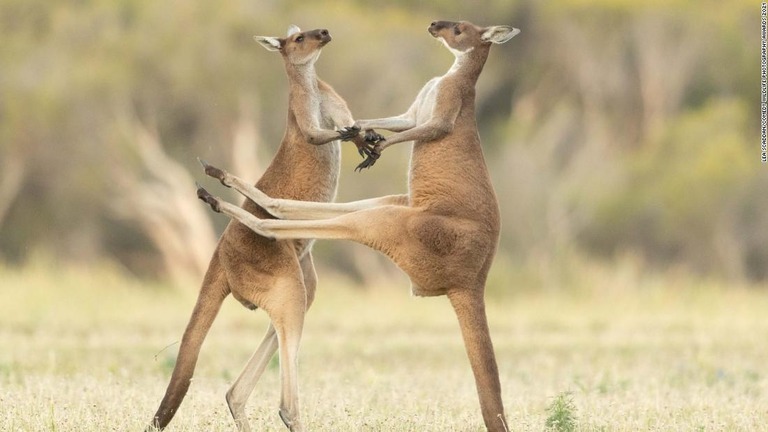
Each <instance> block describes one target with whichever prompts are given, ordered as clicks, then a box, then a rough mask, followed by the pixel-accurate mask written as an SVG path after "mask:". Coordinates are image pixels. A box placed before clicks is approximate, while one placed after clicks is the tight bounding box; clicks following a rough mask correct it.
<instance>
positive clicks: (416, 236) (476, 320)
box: [198, 21, 519, 432]
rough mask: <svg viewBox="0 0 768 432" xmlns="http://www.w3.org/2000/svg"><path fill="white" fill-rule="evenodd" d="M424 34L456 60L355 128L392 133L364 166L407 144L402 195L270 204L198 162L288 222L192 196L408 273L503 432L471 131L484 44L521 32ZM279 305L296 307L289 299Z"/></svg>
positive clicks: (268, 229) (487, 239)
mask: <svg viewBox="0 0 768 432" xmlns="http://www.w3.org/2000/svg"><path fill="white" fill-rule="evenodd" d="M429 33H430V34H431V35H432V36H433V37H435V38H437V39H439V40H441V41H442V42H443V43H444V44H445V45H446V46H447V47H448V49H449V50H450V51H451V52H452V53H453V54H454V56H455V62H454V63H453V66H452V67H451V68H450V70H449V71H448V72H447V73H446V74H445V75H443V76H442V77H438V78H434V79H432V80H431V81H429V82H428V83H427V84H426V85H425V86H424V88H423V89H422V90H421V91H420V92H419V95H418V96H417V98H416V101H415V102H414V103H413V104H412V105H411V107H410V108H409V109H408V111H406V112H405V113H404V114H402V115H400V116H396V117H392V118H384V119H377V120H360V121H357V122H356V126H357V127H359V128H366V129H367V128H382V129H388V130H391V131H394V132H396V133H395V134H393V135H391V136H389V137H388V138H386V140H384V141H380V142H378V144H377V145H376V147H377V149H376V150H377V151H375V152H373V153H372V154H371V155H369V158H368V160H366V161H365V162H363V164H361V165H366V164H369V163H370V162H371V161H373V160H375V158H376V157H377V156H378V151H380V150H383V149H384V148H386V147H387V146H390V145H392V144H396V143H400V142H405V141H413V142H414V144H413V152H412V155H411V168H410V176H409V194H408V195H399V196H387V197H382V198H373V199H368V200H363V201H356V202H351V203H337V204H334V203H310V202H298V201H292V200H284V199H277V198H273V197H271V196H269V195H268V194H267V193H264V192H266V191H261V190H259V188H258V187H256V188H254V187H251V186H249V185H248V184H246V183H244V182H242V181H241V180H239V179H238V178H237V177H235V176H232V175H230V174H228V173H227V172H225V171H223V170H220V169H218V168H215V167H213V166H210V165H205V164H204V166H205V171H206V174H208V175H210V176H212V177H215V178H218V179H219V180H220V181H221V182H222V183H223V184H224V185H226V186H231V187H234V188H235V189H237V190H238V191H239V192H240V193H242V194H243V195H245V196H247V197H248V198H250V199H252V200H253V201H255V202H256V203H258V204H259V205H260V206H261V207H262V208H264V209H265V210H266V211H267V212H269V213H270V214H272V215H273V216H275V217H277V218H281V219H288V220H274V219H260V218H258V217H256V216H254V215H252V214H251V213H249V212H247V211H244V210H243V209H240V208H239V207H237V206H234V205H232V204H230V203H227V202H225V201H222V200H220V199H218V198H215V197H213V196H211V195H210V194H209V193H208V192H207V191H206V190H205V189H203V188H199V189H198V197H200V198H201V199H202V200H204V201H206V202H207V203H208V204H209V205H210V206H211V207H212V208H213V209H214V210H215V211H218V212H223V213H225V214H227V215H229V216H230V217H232V218H233V219H235V220H238V221H240V222H242V223H243V224H245V225H246V226H248V227H249V228H250V229H252V230H253V231H255V232H257V233H259V234H261V235H263V236H264V237H267V238H272V239H278V240H281V239H345V240H352V241H356V242H358V243H362V244H365V245H367V246H369V247H371V248H373V249H376V250H378V251H380V252H382V253H384V254H386V255H387V256H389V257H390V258H391V259H392V260H393V261H394V262H395V263H396V264H397V265H398V266H399V267H400V268H401V269H402V270H403V271H405V273H407V274H408V276H409V277H410V279H411V290H412V292H413V293H414V294H415V295H419V296H437V295H443V294H445V295H447V296H448V298H449V299H450V302H451V304H452V305H453V308H454V310H455V311H456V315H457V317H458V320H459V325H460V327H461V332H462V335H463V338H464V344H465V347H466V350H467V355H468V357H469V361H470V364H471V366H472V371H473V373H474V376H475V383H476V386H477V391H478V396H479V399H480V406H481V409H482V413H483V420H484V421H485V426H486V427H487V428H488V430H489V431H498V432H501V431H504V430H506V425H505V419H504V407H503V406H502V400H501V386H500V383H499V373H498V368H497V366H496V358H495V355H494V351H493V345H492V343H491V337H490V334H489V330H488V323H487V319H486V314H485V301H484V291H485V281H486V278H487V275H488V270H489V268H490V266H491V262H492V261H493V257H494V255H495V253H496V246H497V243H498V239H499V230H500V221H499V206H498V202H497V200H496V194H495V192H494V190H493V186H492V185H491V180H490V178H489V175H488V169H487V167H486V164H485V160H484V157H483V152H482V149H481V147H480V138H479V136H478V132H477V123H476V120H475V84H476V82H477V79H478V77H479V76H480V72H481V71H482V70H483V65H484V64H485V61H486V59H487V58H488V53H489V51H490V47H491V44H493V43H496V44H501V43H504V42H506V41H508V40H510V39H511V38H512V37H514V36H515V35H516V34H518V33H519V30H518V29H515V28H512V27H509V26H491V27H478V26H476V25H474V24H471V23H469V22H466V21H462V22H447V21H436V22H433V23H432V24H431V25H430V26H429ZM369 138H370V137H369ZM373 141H376V140H375V139H373ZM280 307H282V308H289V309H299V308H298V307H297V306H294V305H292V304H289V303H283V304H282V305H280ZM291 366H293V365H291Z"/></svg>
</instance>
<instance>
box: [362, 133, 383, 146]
mask: <svg viewBox="0 0 768 432" xmlns="http://www.w3.org/2000/svg"><path fill="white" fill-rule="evenodd" d="M364 139H365V142H369V143H371V144H377V143H378V142H379V141H384V136H383V135H381V134H379V133H377V132H376V131H375V130H373V129H366V130H365V135H364Z"/></svg>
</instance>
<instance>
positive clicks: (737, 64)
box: [0, 0, 768, 285]
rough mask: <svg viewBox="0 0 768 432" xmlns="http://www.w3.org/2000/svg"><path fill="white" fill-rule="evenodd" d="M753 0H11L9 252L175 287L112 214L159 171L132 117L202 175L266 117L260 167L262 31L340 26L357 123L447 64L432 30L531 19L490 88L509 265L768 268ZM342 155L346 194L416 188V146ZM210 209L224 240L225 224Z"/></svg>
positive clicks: (350, 255) (149, 249) (272, 84)
mask: <svg viewBox="0 0 768 432" xmlns="http://www.w3.org/2000/svg"><path fill="white" fill-rule="evenodd" d="M753 6H754V5H752V4H751V3H750V2H747V1H733V2H719V3H718V2H706V3H705V4H701V3H700V2H693V1H687V0H680V1H674V2H658V1H654V2H629V1H624V0H567V1H558V2H537V1H532V0H527V1H522V2H516V3H515V4H514V6H512V5H510V4H509V2H507V1H501V0H499V1H491V2H487V3H486V4H484V6H483V8H478V7H476V5H473V4H471V3H466V4H464V3H457V2H447V1H440V2H432V3H429V4H426V3H423V2H412V1H398V2H393V3H391V4H388V5H381V4H380V2H371V1H363V0H359V1H352V0H349V1H347V0H334V1H330V2H323V3H322V4H318V3H311V4H307V2H296V1H286V2H253V1H246V0H237V1H228V2H225V3H222V4H213V3H211V2H205V1H201V0H189V1H183V2H174V3H169V2H152V1H147V0H127V1H122V2H111V1H106V0H89V1H79V2H71V1H42V0H6V1H4V2H2V3H0V23H2V25H0V37H2V40H3V44H2V46H0V62H2V64H3V68H2V72H0V74H2V75H1V76H0V78H2V79H0V202H1V204H0V259H2V260H3V261H5V262H24V261H26V260H28V259H29V257H30V256H33V255H34V254H36V253H38V252H39V251H44V252H45V253H49V254H51V255H54V256H56V257H58V258H59V259H61V260H63V261H68V262H85V263H87V262H89V261H91V260H94V259H101V258H102V257H105V256H106V257H109V258H110V259H112V260H114V261H116V262H119V263H121V265H123V266H125V267H126V268H128V269H130V270H131V271H132V272H135V273H137V274H141V275H145V276H165V277H167V276H168V274H169V273H171V272H172V271H171V270H170V269H168V268H166V266H164V265H163V264H162V263H163V262H169V260H168V258H167V257H162V256H161V255H162V253H164V252H163V248H162V247H161V246H160V245H158V244H156V243H157V240H153V239H156V238H159V237H160V236H153V235H151V234H150V233H149V232H148V229H147V228H146V224H144V225H142V224H140V223H137V221H136V220H134V219H131V218H126V217H124V215H123V214H122V213H120V212H116V211H115V208H116V207H119V206H116V203H121V202H125V201H126V200H125V196H126V194H128V193H129V191H128V189H127V188H123V187H122V186H121V183H120V179H119V178H118V177H117V175H116V174H119V173H125V172H131V173H133V175H132V178H138V179H144V180H145V181H147V182H151V181H152V177H151V176H149V175H148V174H147V172H146V169H145V168H144V167H142V164H141V160H140V157H139V156H137V151H136V149H135V148H134V147H135V146H134V141H135V139H136V138H135V136H134V135H132V131H133V130H134V129H135V128H134V127H133V125H134V124H139V125H141V126H142V127H143V128H145V129H147V130H151V131H154V132H156V135H157V137H158V139H159V141H160V142H161V143H162V146H163V148H164V150H165V152H166V153H167V154H168V156H169V157H170V158H173V159H174V160H175V161H177V162H178V164H180V166H182V167H184V168H186V169H187V170H188V171H190V172H191V173H193V174H194V176H195V177H196V178H198V179H199V178H200V176H199V171H198V167H197V166H196V162H195V158H196V157H197V156H202V157H203V158H205V159H207V160H209V161H211V162H212V163H219V164H220V165H224V166H226V165H227V163H228V161H230V160H231V159H232V158H233V157H235V156H233V155H235V152H234V151H233V147H232V146H231V145H230V143H231V142H232V141H233V140H234V139H235V135H236V130H237V125H238V122H239V121H241V119H243V118H246V119H250V120H251V121H253V122H254V123H255V125H256V127H255V130H256V135H257V138H258V142H260V143H261V145H260V146H259V148H258V155H259V158H260V159H261V160H269V158H270V157H271V155H272V154H273V153H274V151H275V148H276V146H277V144H278V143H279V140H280V138H281V136H282V133H283V129H284V125H285V109H286V99H287V97H286V88H285V77H284V75H283V68H282V65H281V63H280V60H279V59H278V58H277V57H276V56H275V55H274V54H272V53H268V52H266V51H263V50H261V49H260V48H259V47H258V46H257V45H256V44H255V43H253V41H252V35H254V34H270V35H281V34H282V33H283V32H284V31H285V28H286V27H287V26H288V24H290V23H296V24H298V25H300V26H302V27H306V28H310V27H320V26H322V27H327V28H329V29H330V30H331V33H332V35H333V37H334V41H333V43H332V44H331V45H329V46H328V47H327V48H326V49H325V50H324V53H323V57H322V58H321V59H320V61H319V63H318V69H319V73H320V75H321V76H322V77H323V78H324V79H325V80H326V81H328V82H329V83H330V84H332V85H334V86H335V88H336V90H337V91H338V92H339V93H340V94H341V95H343V96H344V97H346V98H347V100H348V102H349V106H350V107H351V109H352V111H353V112H354V113H355V115H356V116H357V117H359V118H371V117H381V116H387V115H394V114H398V113H400V112H402V111H404V110H405V109H406V108H407V107H408V105H409V104H410V102H411V100H412V99H413V97H414V95H415V94H416V93H417V92H418V90H419V88H420V86H421V85H422V84H423V83H424V82H425V81H426V80H427V79H429V78H430V77H432V76H435V75H438V74H440V73H442V72H443V71H444V70H446V69H447V68H448V67H449V65H450V64H451V57H450V54H449V53H448V52H446V51H445V50H444V49H443V48H442V47H441V46H440V45H439V44H436V43H434V41H433V40H431V38H430V37H429V36H428V35H427V34H426V32H425V28H426V26H427V25H428V23H429V22H430V21H432V20H434V19H436V18H440V17H444V18H446V19H455V18H459V17H466V18H467V19H469V20H471V21H474V22H477V23H482V24H492V23H493V24H513V25H515V26H518V27H520V28H521V29H522V30H523V32H522V34H521V35H520V36H518V37H516V38H515V39H514V40H513V41H512V42H511V43H509V44H506V45H503V46H500V47H495V48H494V51H493V52H492V54H491V56H490V58H489V61H488V63H487V65H486V68H485V71H484V73H483V76H482V77H481V79H480V82H479V84H478V93H477V104H478V107H477V108H478V109H477V112H478V116H479V118H478V121H479V124H480V133H481V135H482V137H483V143H484V146H485V148H486V151H487V152H486V155H487V159H488V164H489V169H490V171H491V173H492V175H493V177H494V183H495V185H496V186H497V189H498V192H499V197H500V201H501V205H502V215H503V217H504V220H503V226H504V232H503V237H502V242H501V247H500V254H502V255H503V257H501V262H508V263H509V262H512V263H516V264H515V265H516V266H522V267H527V268H529V269H534V270H532V271H533V272H537V271H540V272H543V273H548V272H554V271H556V269H557V268H561V267H563V266H564V265H567V264H564V260H568V259H570V258H568V257H570V256H577V257H578V256H579V255H582V254H587V255H589V256H597V257H601V258H602V259H606V260H608V261H609V262H610V261H611V260H614V259H616V257H617V256H620V255H622V254H624V253H631V254H637V255H640V256H642V257H643V258H644V262H646V263H648V264H649V265H652V266H657V265H661V266H668V265H669V266H675V267H681V268H685V269H688V270H693V271H696V272H701V273H705V274H708V275H710V276H713V277H718V278H725V279H727V280H738V279H745V278H749V279H754V280H765V279H766V278H767V277H768V272H766V270H765V269H767V268H768V252H766V248H765V247H764V245H765V244H768V239H766V235H768V234H766V233H765V230H763V229H761V228H760V227H761V226H763V225H765V221H766V220H768V219H766V218H768V216H767V215H768V209H766V205H765V204H764V203H765V200H761V199H760V197H761V196H762V195H761V194H763V192H762V191H764V190H765V189H766V184H767V183H768V180H767V179H766V171H765V170H764V169H762V168H763V167H762V166H760V165H759V162H758V156H759V154H758V152H757V148H758V146H757V145H756V144H754V143H756V142H757V141H758V140H757V136H756V128H755V127H752V125H756V124H758V123H759V119H758V112H757V111H758V110H757V109H752V107H755V106H757V102H758V101H757V95H756V92H755V91H754V86H753V85H752V84H750V83H751V82H753V79H754V71H755V70H758V58H757V55H756V54H755V53H756V52H758V50H757V47H758V39H757V32H756V31H751V30H749V29H754V28H758V20H759V18H758V16H757V13H758V12H757V9H755V8H754V7H753ZM722 65H728V67H723V66H722ZM343 159H344V162H343V168H342V170H343V175H342V179H341V186H340V191H339V196H338V199H339V200H352V199H360V198H368V197H371V196H376V195H383V194H389V193H401V192H403V191H404V190H405V186H406V180H405V179H406V174H405V173H406V170H407V166H408V162H407V161H408V148H407V146H402V147H401V148H393V149H391V150H388V151H387V153H386V154H385V156H384V157H382V159H381V160H380V161H379V163H378V164H377V165H376V167H374V169H372V170H370V171H367V172H365V173H362V174H355V173H353V172H352V168H353V167H354V166H355V165H356V163H357V161H358V159H357V156H356V155H355V152H354V150H353V149H351V148H345V150H344V158H343ZM257 173H258V170H257V169H253V170H252V172H251V175H253V176H256V175H257ZM392 173H400V174H397V175H394V176H393V175H392ZM193 189H194V188H193V186H192V185H190V187H189V190H190V193H189V195H190V196H189V199H190V200H194V193H193ZM209 217H210V219H209V220H210V221H211V223H213V224H215V227H216V229H217V230H218V231H219V232H220V231H221V229H223V225H224V223H225V220H224V219H223V218H218V217H215V216H213V215H209ZM187 238H189V239H190V241H194V236H189V235H187ZM712 245H714V246H712ZM318 255H319V257H318V262H319V265H320V266H321V267H331V268H334V269H337V270H339V271H341V272H343V273H346V274H348V275H351V276H352V277H357V278H360V279H364V278H365V277H366V276H365V275H369V274H379V276H378V277H379V278H380V279H381V278H385V277H386V278H388V277H390V275H391V272H389V271H388V270H381V271H380V272H379V273H377V272H376V271H373V269H374V268H379V269H391V266H389V267H387V266H388V264H381V263H382V260H381V259H379V258H377V257H376V255H375V254H374V253H373V252H370V251H368V250H364V249H363V248H354V247H350V246H347V245H343V244H340V243H332V242H329V243H323V244H320V245H319V247H318ZM361 257H362V258H361ZM576 259H577V260H579V259H581V258H576ZM526 272H531V270H526ZM501 273H503V272H500V273H499V274H501ZM374 279H375V278H374ZM538 279H540V280H545V279H546V278H544V277H538ZM367 282H370V281H367ZM507 282H510V281H509V280H508V281H507ZM500 285H504V284H500Z"/></svg>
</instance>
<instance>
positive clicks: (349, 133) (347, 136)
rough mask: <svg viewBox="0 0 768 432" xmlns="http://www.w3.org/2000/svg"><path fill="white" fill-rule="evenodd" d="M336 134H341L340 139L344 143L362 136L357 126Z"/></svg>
mask: <svg viewBox="0 0 768 432" xmlns="http://www.w3.org/2000/svg"><path fill="white" fill-rule="evenodd" d="M336 132H338V133H339V139H341V140H342V141H349V140H351V139H353V138H355V137H356V136H358V135H360V128H359V127H357V126H347V127H345V128H344V129H341V130H338V131H336Z"/></svg>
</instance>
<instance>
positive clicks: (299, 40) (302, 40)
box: [296, 36, 304, 42]
mask: <svg viewBox="0 0 768 432" xmlns="http://www.w3.org/2000/svg"><path fill="white" fill-rule="evenodd" d="M296 42H304V36H296Z"/></svg>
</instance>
